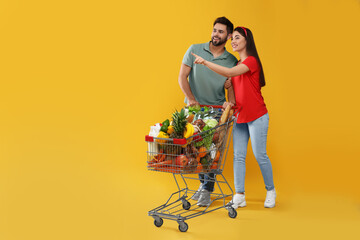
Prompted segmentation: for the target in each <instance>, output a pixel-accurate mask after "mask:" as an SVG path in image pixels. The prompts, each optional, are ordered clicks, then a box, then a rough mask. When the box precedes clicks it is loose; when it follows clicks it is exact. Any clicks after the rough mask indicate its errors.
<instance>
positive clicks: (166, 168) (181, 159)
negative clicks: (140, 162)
mask: <svg viewBox="0 0 360 240" xmlns="http://www.w3.org/2000/svg"><path fill="white" fill-rule="evenodd" d="M210 107H213V108H214V109H217V110H216V111H217V114H216V116H215V118H216V119H219V118H220V117H221V114H222V111H221V106H210ZM234 120H235V117H234V114H231V116H230V117H229V118H228V120H227V121H226V122H225V123H223V124H221V125H218V126H216V127H214V128H211V129H209V130H207V131H203V132H201V133H199V134H196V135H193V136H191V137H189V138H187V139H176V138H157V137H150V136H146V137H145V141H146V142H147V143H148V151H147V168H148V170H151V171H156V172H166V173H172V175H173V177H174V179H175V183H176V185H177V188H178V191H176V192H174V193H172V194H171V195H170V197H169V198H168V200H167V201H166V202H165V203H164V204H162V205H160V206H158V207H156V208H154V209H152V210H150V211H149V212H148V215H149V216H151V217H153V218H154V224H155V226H156V227H161V226H162V225H163V219H169V220H174V221H177V223H178V224H179V230H180V231H181V232H186V231H187V230H188V224H187V223H186V222H185V221H186V220H188V219H191V218H194V217H197V216H201V215H204V214H206V213H210V212H213V211H215V210H218V209H221V208H225V209H227V211H228V215H229V217H231V218H236V216H237V212H236V210H235V209H234V208H233V207H232V206H231V203H225V199H226V198H227V197H231V196H232V195H233V190H232V188H231V187H230V185H229V183H228V182H227V181H226V179H225V177H224V175H223V169H224V166H225V160H226V155H227V152H228V149H229V143H230V141H231V134H230V132H231V131H230V129H231V127H232V126H233V123H234ZM198 173H202V174H209V173H213V174H211V175H209V178H210V179H209V180H208V181H212V182H214V184H215V189H216V191H214V192H212V193H211V204H210V205H209V206H207V207H200V206H197V205H196V204H193V205H192V204H191V201H193V200H191V197H192V196H193V194H195V192H196V191H197V190H193V189H190V187H189V184H188V182H187V181H188V180H200V179H199V177H198ZM211 176H213V177H211ZM180 183H181V186H180ZM197 183H198V181H197ZM223 187H226V189H227V190H230V191H227V192H228V193H225V191H223ZM229 192H230V193H229ZM218 200H222V201H221V202H222V204H220V206H219V204H213V203H214V202H215V201H218ZM212 205H216V206H212Z"/></svg>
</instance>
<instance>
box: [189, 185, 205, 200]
mask: <svg viewBox="0 0 360 240" xmlns="http://www.w3.org/2000/svg"><path fill="white" fill-rule="evenodd" d="M203 185H204V184H202V183H201V184H200V187H199V189H198V190H197V191H196V192H195V193H194V195H192V197H191V199H192V200H195V201H197V200H199V197H200V194H201V190H202V188H203Z"/></svg>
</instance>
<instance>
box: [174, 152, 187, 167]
mask: <svg viewBox="0 0 360 240" xmlns="http://www.w3.org/2000/svg"><path fill="white" fill-rule="evenodd" d="M175 162H176V165H178V166H181V167H184V166H186V165H187V163H188V162H189V159H188V158H187V157H186V156H185V155H184V154H181V155H180V156H177V157H176V160H175Z"/></svg>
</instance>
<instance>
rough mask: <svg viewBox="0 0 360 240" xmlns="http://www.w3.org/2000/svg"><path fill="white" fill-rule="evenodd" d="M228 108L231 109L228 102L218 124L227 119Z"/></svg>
mask: <svg viewBox="0 0 360 240" xmlns="http://www.w3.org/2000/svg"><path fill="white" fill-rule="evenodd" d="M230 109H231V105H230V104H229V105H227V106H226V108H225V110H224V112H223V113H222V115H221V118H220V120H219V125H221V124H224V123H226V121H227V119H228V117H229V112H230Z"/></svg>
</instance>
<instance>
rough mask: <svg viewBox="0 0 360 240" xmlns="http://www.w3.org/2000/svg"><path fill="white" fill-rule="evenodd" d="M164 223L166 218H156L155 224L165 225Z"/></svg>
mask: <svg viewBox="0 0 360 240" xmlns="http://www.w3.org/2000/svg"><path fill="white" fill-rule="evenodd" d="M163 223H164V220H162V218H159V220H156V219H155V220H154V224H155V226H157V227H161V226H162V225H163Z"/></svg>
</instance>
